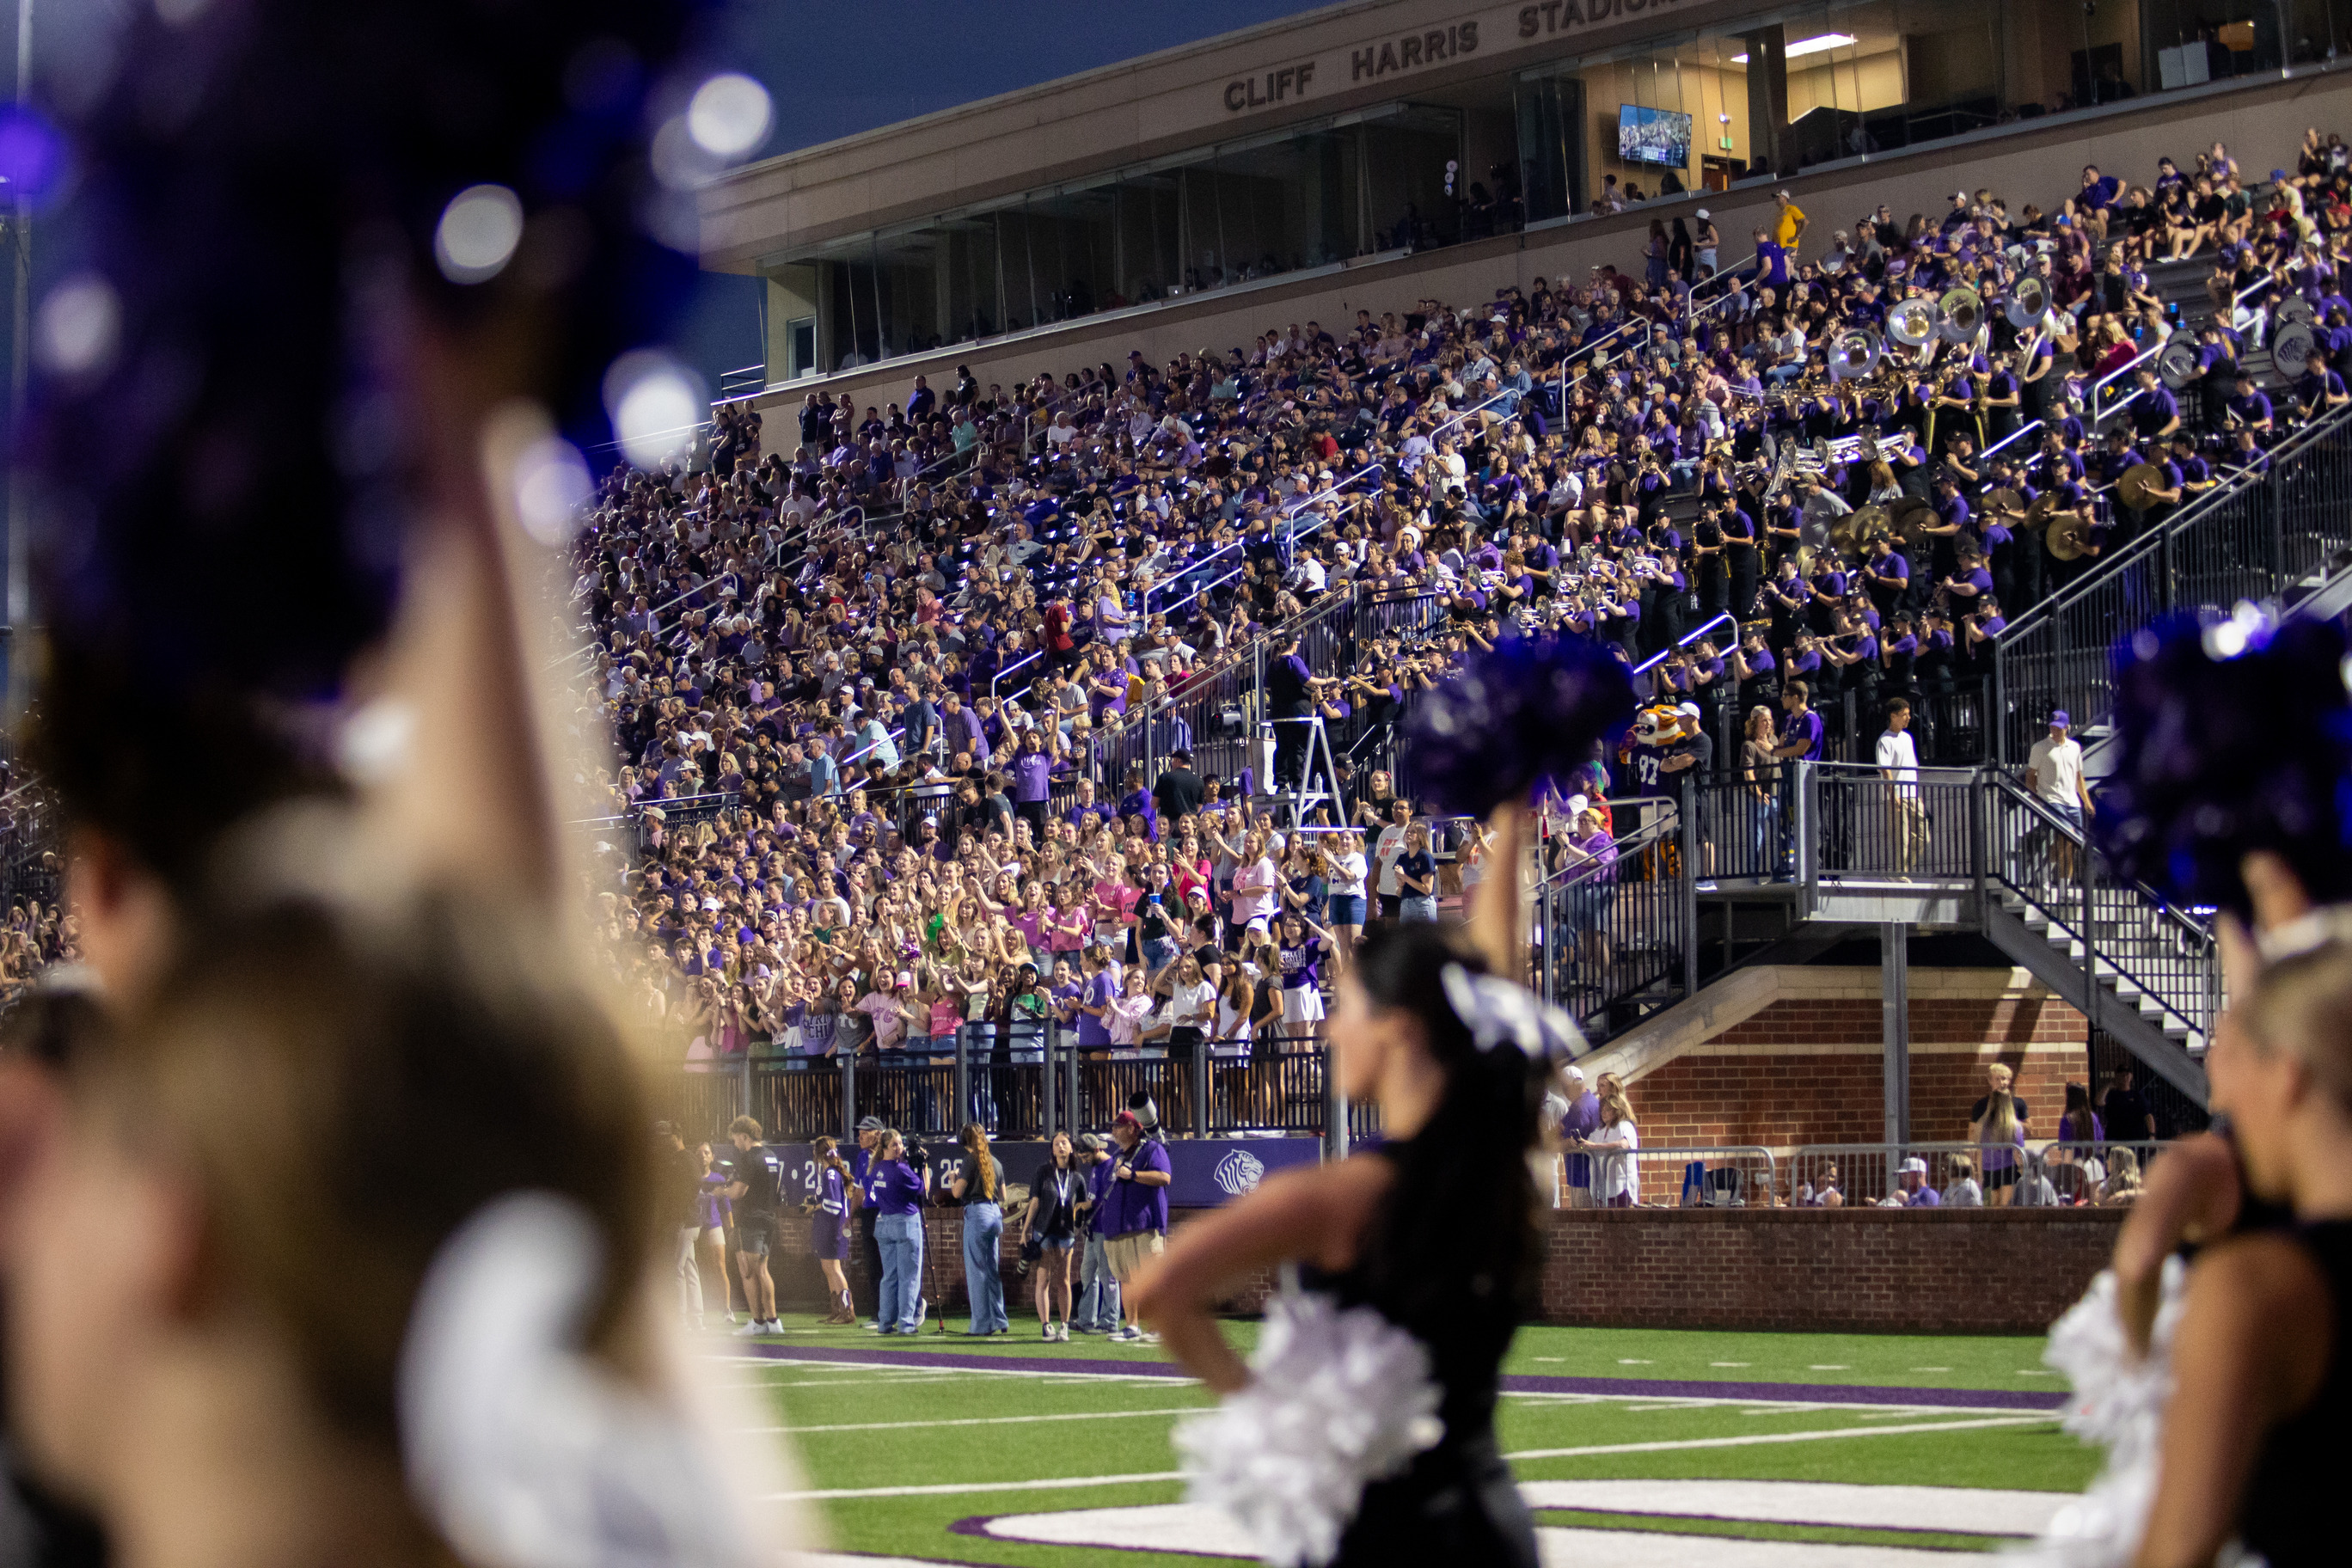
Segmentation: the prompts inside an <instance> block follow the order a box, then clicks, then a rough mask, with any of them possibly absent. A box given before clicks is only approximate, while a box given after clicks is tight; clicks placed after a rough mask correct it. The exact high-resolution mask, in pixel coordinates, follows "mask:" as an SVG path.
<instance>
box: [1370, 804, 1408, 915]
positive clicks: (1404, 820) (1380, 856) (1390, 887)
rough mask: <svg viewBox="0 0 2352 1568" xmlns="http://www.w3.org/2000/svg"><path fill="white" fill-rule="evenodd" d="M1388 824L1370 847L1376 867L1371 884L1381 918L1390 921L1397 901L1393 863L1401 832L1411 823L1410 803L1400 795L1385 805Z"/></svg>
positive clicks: (1400, 853) (1398, 851)
mask: <svg viewBox="0 0 2352 1568" xmlns="http://www.w3.org/2000/svg"><path fill="white" fill-rule="evenodd" d="M1389 817H1390V820H1389V822H1388V824H1387V825H1386V826H1383V827H1382V828H1381V836H1380V837H1379V838H1378V839H1376V840H1375V841H1374V842H1373V845H1372V862H1373V864H1374V865H1376V866H1378V867H1379V868H1380V877H1379V880H1378V882H1377V883H1376V884H1375V887H1376V890H1377V891H1378V892H1379V894H1380V896H1381V910H1380V912H1381V919H1383V920H1394V919H1396V917H1397V910H1398V908H1399V905H1400V902H1401V895H1400V894H1399V892H1398V890H1397V869H1396V867H1397V861H1398V860H1399V859H1400V858H1402V857H1403V855H1404V832H1405V828H1406V827H1407V826H1409V825H1410V824H1411V823H1412V803H1411V802H1410V801H1408V800H1406V799H1405V798H1404V797H1403V796H1402V795H1399V796H1398V797H1397V798H1396V799H1394V800H1392V801H1391V802H1390V803H1389Z"/></svg>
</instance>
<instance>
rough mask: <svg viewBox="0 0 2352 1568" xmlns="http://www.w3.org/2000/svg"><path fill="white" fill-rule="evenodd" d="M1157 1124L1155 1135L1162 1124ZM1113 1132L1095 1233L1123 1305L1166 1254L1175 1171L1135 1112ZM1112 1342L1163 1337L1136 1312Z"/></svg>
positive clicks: (1113, 1334) (1121, 1116) (1117, 1123)
mask: <svg viewBox="0 0 2352 1568" xmlns="http://www.w3.org/2000/svg"><path fill="white" fill-rule="evenodd" d="M1146 1109H1147V1110H1149V1109H1150V1102H1149V1101H1147V1102H1146ZM1153 1121H1154V1125H1155V1130H1156V1126H1157V1121H1158V1118H1157V1117H1156V1116H1155V1117H1154V1118H1153ZM1110 1131H1111V1137H1112V1139H1113V1141H1114V1142H1117V1143H1118V1152H1117V1153H1116V1154H1114V1155H1113V1156H1112V1158H1111V1163H1110V1179H1109V1181H1108V1183H1107V1184H1105V1186H1104V1189H1103V1194H1102V1199H1101V1202H1100V1203H1099V1204H1098V1205H1097V1208H1096V1213H1095V1229H1096V1231H1097V1233H1098V1234H1099V1235H1100V1236H1101V1237H1102V1238H1103V1257H1104V1259H1105V1260H1106V1261H1107V1262H1108V1264H1109V1266H1110V1272H1111V1278H1113V1279H1117V1280H1118V1287H1119V1293H1120V1296H1121V1297H1122V1299H1124V1298H1125V1296H1126V1295H1127V1293H1128V1289H1129V1286H1130V1285H1131V1284H1132V1283H1133V1281H1134V1279H1135V1276H1136V1273H1137V1271H1138V1270H1139V1269H1140V1268H1142V1267H1143V1262H1144V1259H1146V1258H1157V1257H1159V1256H1160V1254H1161V1253H1162V1252H1163V1251H1164V1250H1166V1247H1167V1236H1168V1185H1169V1184H1170V1183H1171V1182H1172V1181H1173V1180H1175V1169H1174V1167H1173V1166H1172V1165H1171V1164H1170V1163H1169V1160H1168V1149H1167V1146H1166V1145H1165V1144H1163V1143H1162V1142H1160V1140H1159V1139H1158V1138H1156V1137H1147V1136H1145V1128H1144V1125H1143V1121H1142V1120H1141V1119H1140V1118H1139V1116H1138V1115H1137V1114H1136V1113H1135V1112H1134V1111H1132V1110H1122V1111H1120V1112H1119V1113H1118V1117H1117V1118H1115V1119H1114V1120H1113V1121H1112V1122H1111V1124H1110ZM1110 1338H1111V1341H1112V1342H1114V1343H1118V1344H1158V1343H1159V1342H1160V1336H1159V1335H1158V1334H1154V1333H1149V1332H1146V1331H1145V1330H1144V1329H1143V1326H1142V1325H1141V1324H1140V1323H1139V1322H1137V1321H1135V1318H1134V1315H1133V1313H1132V1311H1129V1314H1128V1316H1127V1320H1126V1321H1125V1323H1124V1324H1123V1325H1122V1326H1120V1327H1118V1328H1116V1329H1113V1330H1112V1331H1111V1333H1110Z"/></svg>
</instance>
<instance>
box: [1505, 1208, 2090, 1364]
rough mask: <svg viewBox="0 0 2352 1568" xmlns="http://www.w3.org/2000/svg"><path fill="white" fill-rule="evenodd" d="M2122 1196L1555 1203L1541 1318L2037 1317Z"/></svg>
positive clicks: (1852, 1325)
mask: <svg viewBox="0 0 2352 1568" xmlns="http://www.w3.org/2000/svg"><path fill="white" fill-rule="evenodd" d="M2125 1212H2126V1211H2124V1210H2121V1209H2091V1208H2082V1209H2076V1208H2051V1209H1948V1210H1906V1209H1866V1208H1856V1209H1614V1210H1559V1211H1556V1212H1554V1213H1552V1214H1551V1215H1549V1224H1548V1226H1547V1227H1546V1232H1545V1258H1544V1271H1543V1319H1544V1321H1546V1322H1549V1323H1572V1324H1583V1325H1593V1326H1609V1327H1642V1328H1661V1329H1743V1330H1748V1329H1752V1330H1812V1331H1856V1332H1890V1333H1891V1332H1902V1333H2016V1334H2033V1333H2040V1332H2042V1331H2043V1330H2044V1329H2046V1328H2048V1327H2049V1326H2050V1324H2051V1322H2052V1321H2053V1320H2054V1319H2056V1318H2057V1316H2058V1315H2059V1314H2060V1313H2061V1312H2063V1311H2064V1310H2066V1309H2067V1308H2068V1307H2069V1306H2072V1305H2073V1304H2074V1300H2075V1298H2077V1297H2078V1296H2080V1295H2081V1294H2082V1293H2083V1289H2084V1287H2085V1286H2086V1285H2088V1284H2089V1283H2090V1280H2091V1277H2092V1276H2093V1275H2095V1274H2096V1273H2097V1272H2098V1271H2099V1269H2101V1268H2104V1267H2105V1264H2106V1260H2107V1255H2108V1254H2109V1253H2110V1252H2111V1251H2112V1250H2113V1249H2114V1247H2115V1238H2116V1226H2118V1225H2120V1224H2121V1223H2122V1220H2123V1215H2124V1214H2125Z"/></svg>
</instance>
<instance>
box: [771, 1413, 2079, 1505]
mask: <svg viewBox="0 0 2352 1568" xmlns="http://www.w3.org/2000/svg"><path fill="white" fill-rule="evenodd" d="M2055 1419H2056V1417H2055V1416H2054V1415H1995V1416H1979V1417H1975V1418H1973V1419H1970V1420H1966V1421H1915V1422H1911V1423H1909V1424H1907V1425H1905V1426H1844V1427H1836V1428H1832V1430H1829V1431H1825V1432H1761V1433H1752V1434H1748V1435H1746V1436H1737V1437H1684V1438H1678V1439H1675V1440H1673V1441H1669V1442H1657V1443H1595V1444H1590V1445H1588V1446H1586V1447H1578V1448H1523V1449H1521V1450H1519V1451H1518V1452H1517V1453H1511V1454H1506V1455H1504V1456H1503V1458H1506V1459H1573V1458H1582V1457H1584V1456H1586V1455H1589V1454H1658V1453H1666V1452H1669V1451H1674V1450H1680V1449H1686V1448H1741V1447H1752V1446H1754V1445H1757V1444H1762V1443H1818V1442H1825V1441H1828V1440H1830V1439H1832V1438H1838V1437H1890V1436H1898V1435H1901V1434H1904V1433H1909V1432H1965V1431H1971V1430H1974V1429H1976V1428H1979V1427H1990V1426H2046V1425H2048V1424H2050V1423H2051V1422H2053V1421H2054V1420H2055ZM923 1425H937V1423H924V1424H923ZM1182 1479H1184V1475H1183V1472H1182V1471H1181V1470H1158V1471H1153V1472H1150V1473H1148V1474H1138V1475H1123V1476H1064V1477H1055V1478H1054V1479H1049V1480H1034V1481H971V1482H961V1481H946V1482H940V1483H938V1484H934V1485H929V1486H907V1487H835V1488H829V1489H821V1490H815V1491H798V1492H778V1493H775V1494H773V1495H774V1497H775V1498H776V1499H777V1500H786V1501H794V1502H830V1501H835V1500H848V1499H853V1498H885V1497H955V1496H960V1495H962V1494H964V1493H967V1492H970V1493H979V1492H1030V1491H1076V1490H1082V1489H1086V1488H1088V1487H1122V1486H1139V1485H1143V1484H1147V1483H1153V1482H1160V1481H1181V1480H1182Z"/></svg>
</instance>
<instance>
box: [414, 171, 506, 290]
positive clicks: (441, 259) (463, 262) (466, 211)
mask: <svg viewBox="0 0 2352 1568" xmlns="http://www.w3.org/2000/svg"><path fill="white" fill-rule="evenodd" d="M521 243H522V198H521V197H520V196H518V195H515V194H514V193H513V192H512V191H510V190H509V189H507V188H506V187H505V186H504V185H468V186H467V187H466V188H465V189H464V190H462V191H459V192H458V193H457V195H454V196H452V197H450V198H449V205H447V206H446V207H444V208H442V209H441V222H440V224H439V226H437V227H436V228H435V229H434V231H433V259H434V260H435V261H436V263H438V264H439V266H440V268H441V276H443V277H444V278H446V279H449V281H450V282H452V283H468V284H470V283H487V282H488V281H489V280H490V279H493V278H496V277H497V276H498V275H499V273H500V272H502V271H504V270H505V269H506V265H507V263H508V262H509V261H511V260H513V259H514V253H515V247H516V246H518V245H520V244H521Z"/></svg>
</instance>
